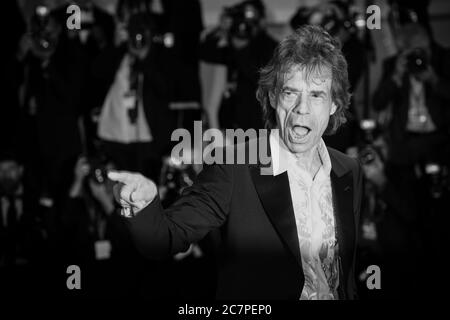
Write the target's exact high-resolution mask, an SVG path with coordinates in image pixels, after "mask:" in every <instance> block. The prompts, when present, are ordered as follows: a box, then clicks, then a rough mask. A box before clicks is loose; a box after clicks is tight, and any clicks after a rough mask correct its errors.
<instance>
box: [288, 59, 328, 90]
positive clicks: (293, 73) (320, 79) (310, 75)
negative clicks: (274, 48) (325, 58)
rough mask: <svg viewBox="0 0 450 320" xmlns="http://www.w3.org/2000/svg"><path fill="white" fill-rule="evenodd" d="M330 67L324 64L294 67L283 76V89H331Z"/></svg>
mask: <svg viewBox="0 0 450 320" xmlns="http://www.w3.org/2000/svg"><path fill="white" fill-rule="evenodd" d="M331 79H332V71H331V67H329V66H327V65H325V64H315V65H294V66H292V67H290V68H289V69H288V71H287V72H286V73H285V74H284V81H283V87H284V86H289V87H295V88H299V89H300V88H301V87H305V86H306V87H310V88H320V89H324V90H325V89H328V90H329V89H330V88H331Z"/></svg>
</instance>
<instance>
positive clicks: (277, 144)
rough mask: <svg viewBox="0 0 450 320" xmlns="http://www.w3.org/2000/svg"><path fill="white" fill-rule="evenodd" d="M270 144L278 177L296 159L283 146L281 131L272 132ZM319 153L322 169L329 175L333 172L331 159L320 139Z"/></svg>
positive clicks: (275, 173) (273, 165)
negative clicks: (290, 161)
mask: <svg viewBox="0 0 450 320" xmlns="http://www.w3.org/2000/svg"><path fill="white" fill-rule="evenodd" d="M269 143H270V152H271V158H272V168H273V175H274V176H277V175H279V174H282V173H283V172H285V171H287V170H288V168H289V160H290V159H294V155H293V154H292V153H291V152H289V151H288V150H286V149H285V148H284V147H283V146H282V145H281V144H282V141H281V140H280V136H279V130H272V131H271V132H270V137H269ZM317 151H318V152H319V157H320V159H321V161H322V169H323V170H324V171H325V173H326V174H327V175H329V174H330V172H331V159H330V154H329V153H328V149H327V146H326V145H325V142H324V141H323V139H320V141H319V144H318V146H317Z"/></svg>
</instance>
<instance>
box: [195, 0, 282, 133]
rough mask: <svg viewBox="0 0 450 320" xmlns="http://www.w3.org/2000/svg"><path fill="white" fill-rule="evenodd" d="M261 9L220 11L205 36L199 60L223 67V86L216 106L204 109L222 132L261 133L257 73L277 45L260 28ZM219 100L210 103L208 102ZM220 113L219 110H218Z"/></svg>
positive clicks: (252, 1) (255, 3)
mask: <svg viewBox="0 0 450 320" xmlns="http://www.w3.org/2000/svg"><path fill="white" fill-rule="evenodd" d="M264 18H265V7H264V4H263V3H262V2H261V1H260V0H248V1H243V2H240V3H238V4H236V5H234V6H232V7H228V8H225V9H224V12H223V13H222V17H221V22H220V25H219V26H218V27H216V28H214V29H213V30H211V31H209V32H208V33H206V34H205V35H204V37H203V41H202V43H201V48H200V49H201V55H200V56H201V60H202V61H204V62H206V63H210V64H219V65H225V66H226V67H227V82H228V83H227V85H226V88H224V89H225V90H223V91H225V92H223V91H217V92H216V93H217V94H219V95H223V97H222V102H221V105H220V106H211V105H207V106H204V107H205V108H206V114H207V116H208V122H209V123H210V125H213V126H220V127H222V128H242V129H243V130H246V129H249V128H253V129H262V128H264V124H263V122H262V120H261V119H262V109H261V107H260V106H259V104H258V101H257V100H256V97H255V91H256V89H257V85H258V71H259V69H260V68H261V67H263V66H264V65H266V64H267V62H269V59H270V57H271V56H272V53H273V50H274V49H275V47H276V45H277V42H276V41H275V40H274V39H272V38H271V37H270V36H269V35H268V33H267V31H266V30H265V28H264ZM214 100H215V101H218V102H219V103H220V98H219V99H212V101H214ZM219 109H221V110H219Z"/></svg>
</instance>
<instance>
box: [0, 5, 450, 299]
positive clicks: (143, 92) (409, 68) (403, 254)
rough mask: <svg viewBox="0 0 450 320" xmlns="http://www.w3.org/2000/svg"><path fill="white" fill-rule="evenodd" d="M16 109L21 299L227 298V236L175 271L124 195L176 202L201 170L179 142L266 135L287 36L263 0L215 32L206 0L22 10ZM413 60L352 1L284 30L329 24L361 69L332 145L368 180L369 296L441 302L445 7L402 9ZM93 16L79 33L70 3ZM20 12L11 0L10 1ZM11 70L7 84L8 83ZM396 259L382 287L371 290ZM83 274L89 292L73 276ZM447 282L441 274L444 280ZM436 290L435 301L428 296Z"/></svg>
mask: <svg viewBox="0 0 450 320" xmlns="http://www.w3.org/2000/svg"><path fill="white" fill-rule="evenodd" d="M6 3H7V4H8V5H7V8H6V9H5V10H7V12H8V15H10V17H11V19H10V21H12V23H10V22H8V26H7V29H4V30H6V32H5V33H6V39H4V40H3V43H4V44H5V49H4V51H5V52H6V56H7V58H6V59H5V60H3V70H4V72H3V75H2V76H3V77H4V79H3V80H4V81H3V83H4V84H5V86H4V94H3V101H4V102H3V103H2V107H1V109H0V113H1V115H0V122H1V123H0V130H1V133H0V139H1V148H0V200H1V207H0V213H1V216H0V292H2V294H10V295H26V296H28V295H29V296H36V295H48V296H52V297H58V296H61V295H62V296H79V297H144V298H151V299H167V298H170V299H177V298H189V299H212V298H213V297H214V293H215V287H214V283H215V278H214V277H215V273H214V270H215V267H214V265H215V263H216V261H215V259H214V246H215V245H217V239H214V235H213V234H211V235H210V236H209V237H207V238H206V239H205V240H203V241H202V242H201V243H197V244H192V245H191V247H190V249H189V250H188V251H187V252H185V253H181V254H178V255H176V256H174V257H173V258H172V259H169V260H165V261H149V260H145V259H144V258H143V257H141V256H140V255H139V254H138V253H137V251H136V249H135V248H134V246H133V243H132V241H131V239H130V236H129V234H128V231H127V226H126V223H127V222H126V219H125V218H123V217H121V216H120V214H119V210H118V205H117V204H116V203H115V201H114V197H113V188H112V182H111V181H109V180H108V179H107V177H106V172H107V171H108V170H111V169H119V170H128V171H138V172H141V173H143V174H144V175H146V176H148V177H150V178H151V179H153V180H154V181H157V182H158V184H159V188H160V194H161V198H162V200H163V204H164V205H169V204H170V203H172V202H173V201H174V199H175V198H176V197H177V196H178V195H179V194H180V193H181V192H182V190H183V188H184V187H186V186H189V185H190V184H192V181H193V180H194V179H195V176H196V174H197V173H198V172H199V171H200V170H201V166H190V165H185V164H180V163H178V162H176V161H173V159H171V158H170V156H169V155H170V151H171V148H172V147H173V142H171V134H172V132H173V130H175V129H176V128H186V129H188V130H191V131H192V130H193V123H194V121H195V120H202V124H203V126H204V127H205V128H219V129H225V128H242V129H244V130H245V129H250V128H254V129H260V128H264V123H263V122H262V109H261V107H260V106H259V104H258V102H257V100H256V96H255V92H256V88H257V85H258V71H259V69H260V68H261V67H262V66H264V65H265V64H266V63H267V62H268V61H269V60H270V58H271V55H272V51H273V50H274V48H275V47H276V45H277V43H278V41H279V39H276V38H275V37H274V36H273V35H272V34H271V32H269V29H270V24H269V23H268V19H267V12H266V7H265V5H264V2H263V1H260V0H246V1H242V2H238V1H236V3H235V4H234V5H232V6H229V7H225V8H223V10H222V12H221V15H220V17H219V20H218V21H217V25H215V26H212V27H211V28H205V27H204V24H203V14H202V8H201V3H200V1H199V0H119V1H118V2H117V5H116V7H115V11H114V14H111V13H110V12H107V11H105V10H104V9H102V8H100V7H99V6H97V4H96V2H95V1H90V0H76V1H70V2H69V1H67V2H64V3H63V4H61V5H59V6H56V7H50V6H46V5H44V4H40V5H35V6H33V8H32V9H31V10H29V12H27V11H26V10H24V9H23V8H22V7H21V6H20V5H19V2H17V1H14V0H9V1H7V2H6ZM388 3H389V8H390V11H389V15H388V19H386V20H387V22H388V24H389V28H390V30H391V34H392V36H393V39H394V43H395V46H396V52H397V53H396V54H395V55H394V56H391V57H388V58H387V59H385V60H384V61H383V63H382V68H383V70H382V76H381V78H380V80H379V83H377V85H376V90H375V92H374V93H371V92H370V91H369V89H368V85H367V81H368V79H369V78H370V77H369V71H370V66H371V64H373V62H374V60H375V59H376V58H377V57H376V55H375V51H374V43H373V39H372V38H371V34H370V32H371V31H370V30H369V29H367V28H366V26H365V10H364V11H362V12H361V11H358V10H356V9H355V8H354V6H353V3H352V1H338V0H334V1H317V5H314V6H300V7H299V8H298V9H297V11H296V12H293V15H292V17H291V19H290V20H289V21H286V27H285V29H286V30H288V31H287V32H291V31H289V30H294V29H296V28H297V27H299V26H302V25H304V24H318V25H321V26H323V27H324V28H325V29H326V30H327V31H328V32H329V33H330V34H332V35H333V36H334V37H336V38H337V39H339V41H340V43H341V45H342V50H343V53H344V55H345V57H346V58H347V61H348V72H349V80H350V84H351V87H352V91H354V90H356V88H357V87H358V86H362V87H364V90H363V91H364V92H363V96H364V99H362V101H363V102H362V103H360V102H357V100H356V99H352V103H351V105H350V107H349V109H348V117H347V118H348V120H347V123H346V124H345V125H344V126H343V128H342V129H340V130H339V131H338V133H337V134H336V135H334V136H327V137H325V138H324V140H325V142H326V143H327V145H329V146H331V147H334V148H336V149H338V150H340V151H342V152H345V153H347V154H349V155H351V156H353V157H357V158H359V160H360V162H361V165H362V167H363V169H364V174H365V183H364V188H365V196H364V197H365V198H364V201H363V214H362V217H361V226H360V237H359V239H360V248H359V249H360V250H359V259H358V261H359V266H358V271H359V272H358V279H359V285H360V296H361V297H362V298H368V299H371V298H375V299H376V298H397V297H398V298H400V297H405V296H415V295H417V294H418V293H419V292H426V293H425V294H426V295H428V294H430V295H432V294H435V293H437V292H438V290H440V289H441V287H442V286H444V278H445V273H439V272H436V271H437V270H440V269H441V268H442V263H443V260H444V259H445V253H446V249H447V248H446V245H445V244H446V243H447V241H446V237H445V235H446V226H447V225H448V224H447V220H448V217H447V216H448V213H449V212H450V204H449V192H450V182H449V168H450V166H449V164H450V161H449V160H450V139H449V137H450V135H449V133H450V132H449V129H450V51H449V50H448V49H446V48H444V47H442V46H440V45H439V44H438V43H437V42H436V41H435V40H434V37H433V33H432V29H431V27H430V21H429V17H428V14H427V8H426V5H427V4H428V3H429V1H410V2H406V1H389V2H388ZM73 4H76V5H77V6H78V8H80V10H81V11H80V13H81V15H80V20H79V21H78V22H79V24H80V28H71V27H70V26H69V24H68V22H67V21H68V18H69V17H70V16H71V14H70V13H67V8H68V7H69V6H70V5H73ZM5 5H6V4H5ZM5 71H6V72H5ZM373 264H376V265H379V266H380V268H381V271H382V290H380V291H369V290H367V288H366V286H365V279H366V277H367V274H366V273H365V270H366V268H367V267H368V266H369V265H373ZM70 265H78V266H80V269H81V273H82V282H81V285H82V290H68V289H67V287H66V279H67V277H68V274H67V273H66V268H67V267H68V266H70ZM440 277H442V279H441V278H440ZM421 290H425V291H421Z"/></svg>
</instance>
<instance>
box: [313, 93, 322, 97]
mask: <svg viewBox="0 0 450 320" xmlns="http://www.w3.org/2000/svg"><path fill="white" fill-rule="evenodd" d="M311 97H313V98H321V97H322V96H321V95H320V93H312V94H311Z"/></svg>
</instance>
